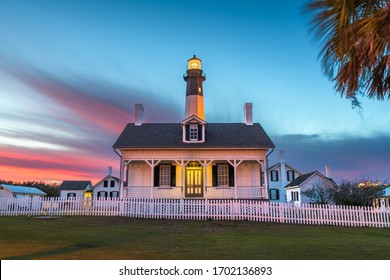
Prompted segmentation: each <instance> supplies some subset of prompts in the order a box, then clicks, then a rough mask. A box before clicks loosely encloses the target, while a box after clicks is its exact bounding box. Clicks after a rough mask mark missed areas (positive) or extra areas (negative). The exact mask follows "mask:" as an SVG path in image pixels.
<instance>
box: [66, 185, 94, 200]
mask: <svg viewBox="0 0 390 280" xmlns="http://www.w3.org/2000/svg"><path fill="white" fill-rule="evenodd" d="M91 196H92V183H91V181H63V182H62V184H61V185H60V197H61V198H83V197H91Z"/></svg>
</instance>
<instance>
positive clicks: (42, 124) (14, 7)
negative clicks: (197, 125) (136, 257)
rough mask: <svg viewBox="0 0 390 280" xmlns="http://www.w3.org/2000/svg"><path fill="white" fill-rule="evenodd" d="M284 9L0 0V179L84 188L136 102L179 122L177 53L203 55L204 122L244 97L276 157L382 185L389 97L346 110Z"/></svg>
mask: <svg viewBox="0 0 390 280" xmlns="http://www.w3.org/2000/svg"><path fill="white" fill-rule="evenodd" d="M305 3H306V1H304V0H290V1H262V0H259V1H250V0H238V1H223V0H209V1H205V0H197V1H179V0H176V1H174V0H166V1H154V0H150V1H141V0H139V1H133V0H126V1H120V0H117V1H110V0H101V1H92V0H78V1H73V0H67V1H65V0H57V1H51V0H35V1H30V0H0V179H3V180H14V181H27V180H38V181H40V180H43V181H47V182H61V181H62V180H92V182H93V183H96V182H97V181H99V180H100V179H102V178H103V177H105V176H106V175H107V169H108V166H112V167H113V170H114V175H118V174H119V157H118V155H117V154H115V152H114V150H113V149H112V145H113V144H114V142H115V140H116V139H117V137H118V136H119V134H120V133H121V131H122V130H123V128H124V127H125V125H126V124H127V123H129V122H133V120H134V105H135V104H136V103H142V104H143V105H144V108H145V113H144V116H145V121H146V122H180V121H181V120H182V119H184V107H185V82H184V80H183V74H184V73H185V71H186V67H187V59H189V58H191V57H192V56H193V54H194V53H195V54H196V55H197V57H199V58H201V59H202V65H203V70H204V73H205V74H206V76H207V79H206V81H205V82H204V85H203V86H204V102H205V116H206V121H207V122H211V123H212V122H221V123H224V122H243V118H244V117H243V105H244V103H245V102H252V103H253V119H254V122H258V123H260V124H261V125H262V126H263V128H264V129H265V131H266V132H267V133H268V135H269V136H270V138H271V139H272V141H273V142H274V144H275V146H276V148H275V150H274V152H273V153H272V154H271V156H270V164H273V163H275V162H277V161H278V160H279V158H278V157H279V151H280V150H284V151H285V152H284V160H285V161H286V162H287V163H288V164H290V165H291V166H292V167H294V168H296V169H297V170H299V171H301V172H302V173H306V172H311V171H315V170H318V171H320V172H322V173H324V172H325V166H326V165H327V166H329V167H330V170H331V176H332V177H333V178H334V179H335V180H336V181H340V180H342V179H345V180H361V179H369V180H382V181H384V180H387V181H390V128H389V127H390V126H389V124H390V110H389V101H376V100H370V99H367V98H363V97H361V98H360V101H361V105H362V109H361V110H359V109H356V108H352V106H351V102H350V101H349V100H346V99H344V98H341V97H340V95H339V94H338V93H336V92H335V90H334V84H333V83H332V81H330V80H329V79H328V78H327V77H325V76H324V75H323V72H322V70H321V65H320V60H319V58H318V53H319V51H320V45H319V44H318V40H317V38H315V36H314V35H313V34H312V33H310V31H309V29H310V28H309V24H308V22H309V18H308V16H307V15H304V14H302V8H303V5H304V4H305Z"/></svg>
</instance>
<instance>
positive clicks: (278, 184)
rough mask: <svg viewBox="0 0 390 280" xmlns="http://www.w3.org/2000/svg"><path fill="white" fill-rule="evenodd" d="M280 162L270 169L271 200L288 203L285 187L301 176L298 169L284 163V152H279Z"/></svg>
mask: <svg viewBox="0 0 390 280" xmlns="http://www.w3.org/2000/svg"><path fill="white" fill-rule="evenodd" d="M279 159H280V161H279V162H278V163H276V164H274V165H272V166H270V167H269V168H268V178H269V199H270V200H271V201H274V202H287V197H286V190H285V188H284V187H285V186H286V185H287V184H289V183H290V182H292V181H294V180H295V178H297V177H299V176H300V175H301V172H299V171H298V170H297V169H295V168H294V167H292V166H291V165H289V164H287V163H285V162H284V151H283V150H280V151H279Z"/></svg>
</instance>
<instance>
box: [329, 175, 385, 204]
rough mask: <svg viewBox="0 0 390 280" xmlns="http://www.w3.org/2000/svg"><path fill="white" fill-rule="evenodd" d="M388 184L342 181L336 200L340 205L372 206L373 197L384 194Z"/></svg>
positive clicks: (338, 187)
mask: <svg viewBox="0 0 390 280" xmlns="http://www.w3.org/2000/svg"><path fill="white" fill-rule="evenodd" d="M386 187H387V186H386V185H383V184H362V183H357V182H351V181H346V180H344V181H342V182H341V183H340V184H339V185H338V186H337V191H336V193H335V202H336V204H340V205H356V206H371V205H372V202H373V199H374V198H377V197H379V196H381V195H383V192H384V189H385V188H386Z"/></svg>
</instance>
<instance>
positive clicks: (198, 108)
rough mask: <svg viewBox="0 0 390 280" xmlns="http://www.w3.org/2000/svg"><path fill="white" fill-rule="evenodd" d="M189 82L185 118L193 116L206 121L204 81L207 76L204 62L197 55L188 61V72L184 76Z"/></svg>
mask: <svg viewBox="0 0 390 280" xmlns="http://www.w3.org/2000/svg"><path fill="white" fill-rule="evenodd" d="M184 80H185V81H186V82H187V90H186V110H185V118H188V117H190V116H192V115H195V116H197V117H198V118H200V119H202V120H205V116H204V102H203V81H204V80H206V76H205V75H204V74H203V70H202V60H200V59H199V58H197V57H196V56H195V55H194V56H193V57H192V58H190V59H188V67H187V72H186V74H184Z"/></svg>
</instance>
